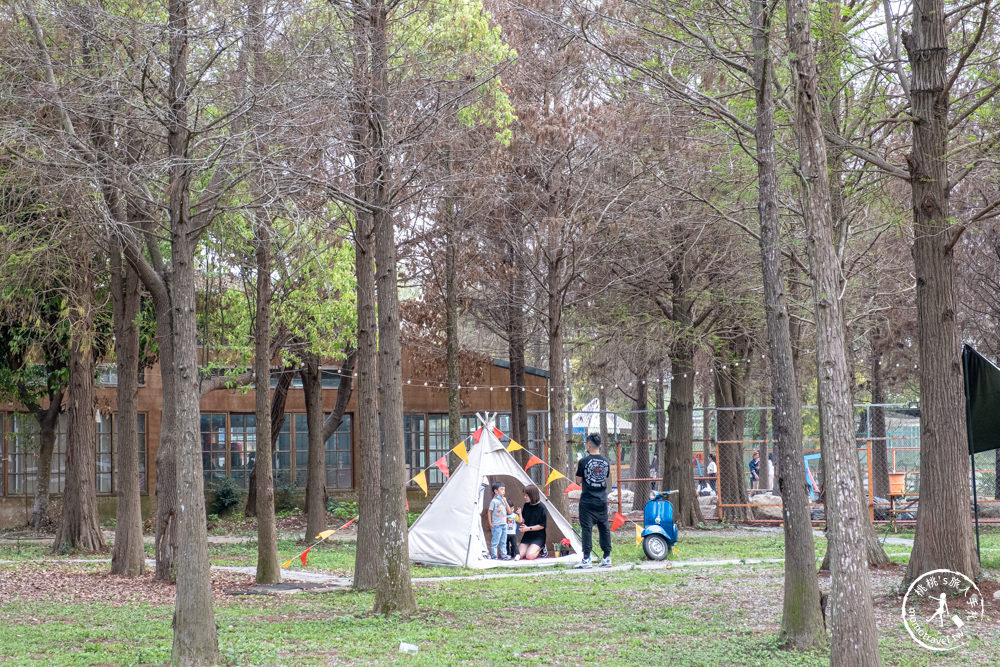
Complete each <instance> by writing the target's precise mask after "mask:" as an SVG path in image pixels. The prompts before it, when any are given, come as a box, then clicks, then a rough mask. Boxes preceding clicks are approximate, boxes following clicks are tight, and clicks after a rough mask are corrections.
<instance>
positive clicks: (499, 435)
mask: <svg viewBox="0 0 1000 667" xmlns="http://www.w3.org/2000/svg"><path fill="white" fill-rule="evenodd" d="M493 435H495V436H496V437H497V440H499V439H500V438H502V437H503V431H501V430H500V429H498V428H497V427H496V426H494V427H493Z"/></svg>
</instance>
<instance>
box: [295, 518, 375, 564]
mask: <svg viewBox="0 0 1000 667" xmlns="http://www.w3.org/2000/svg"><path fill="white" fill-rule="evenodd" d="M357 520H358V517H357V516H355V517H354V518H353V519H351V520H350V521H348V522H347V523H345V524H344V525H343V526H341V527H340V528H336V529H331V530H324V531H323V532H322V533H320V534H319V535H317V536H316V540H317V541H316V542H313V543H312V544H310V545H309V547H308V548H307V549H306V550H305V551H303V552H302V553H300V554H299V555H298V556H296V557H295V558H298V559H299V560H300V561H302V567H305V565H306V559H307V558H308V554H309V552H310V551H312V549H313V547H315V546H317V545H318V544H322V543H323V542H325V541H326V538H328V537H330V536H331V535H333V534H334V533H336V532H337V531H338V530H344V529H345V528H347V527H348V526H350V525H351V524H352V523H354V522H355V521H357ZM295 558H289V559H288V560H287V561H285V562H284V563H282V564H281V567H283V568H287V567H291V566H292V561H294V560H295Z"/></svg>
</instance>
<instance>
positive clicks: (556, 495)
mask: <svg viewBox="0 0 1000 667" xmlns="http://www.w3.org/2000/svg"><path fill="white" fill-rule="evenodd" d="M549 224H550V226H551V225H552V224H554V223H553V222H551V221H550V223H549ZM560 274H561V272H560V271H559V264H558V260H557V259H555V258H550V259H549V265H548V293H549V294H548V320H547V324H548V329H549V331H548V334H549V464H550V465H551V466H552V468H553V469H555V470H558V471H559V472H561V473H562V474H564V475H567V478H566V479H571V478H572V475H573V474H574V473H575V470H568V466H569V462H568V461H567V457H566V378H565V374H564V373H563V329H562V315H563V313H562V299H561V298H560V292H559V287H558V285H559V282H560V280H561V277H560ZM566 479H557V480H556V481H554V482H552V484H551V486H550V488H549V489H548V490H547V491H546V493H547V495H548V497H549V502H551V503H552V505H553V506H554V507H555V508H556V511H558V512H559V513H560V514H562V515H563V516H568V515H569V502H568V501H567V499H566V495H565V494H564V493H563V491H565V490H566V484H567V482H566Z"/></svg>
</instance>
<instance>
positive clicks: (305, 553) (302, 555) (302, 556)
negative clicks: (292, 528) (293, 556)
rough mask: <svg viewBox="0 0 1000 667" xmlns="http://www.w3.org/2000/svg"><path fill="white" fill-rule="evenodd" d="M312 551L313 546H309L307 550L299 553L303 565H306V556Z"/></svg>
mask: <svg viewBox="0 0 1000 667" xmlns="http://www.w3.org/2000/svg"><path fill="white" fill-rule="evenodd" d="M310 551H312V547H309V548H308V549H306V550H305V551H303V552H302V553H301V554H299V560H300V561H302V566H303V567H305V564H306V556H307V554H308V553H309V552H310Z"/></svg>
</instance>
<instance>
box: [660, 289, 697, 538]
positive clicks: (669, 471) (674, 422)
mask: <svg viewBox="0 0 1000 667" xmlns="http://www.w3.org/2000/svg"><path fill="white" fill-rule="evenodd" d="M680 304H681V300H679V299H677V298H675V301H674V314H675V317H676V316H677V315H678V314H681V317H682V319H684V317H685V316H684V315H683V314H682V313H683V312H687V320H688V322H690V309H688V308H687V307H686V306H681V305H680ZM678 309H679V310H678ZM675 321H676V320H675ZM688 335H689V332H688V330H687V329H682V333H680V334H678V338H677V340H676V341H675V342H674V345H673V349H672V350H671V355H670V359H671V361H670V363H671V373H673V376H674V379H673V382H672V384H671V385H670V404H669V405H668V407H667V442H666V445H665V446H664V448H663V451H664V453H663V463H661V464H660V465H661V467H662V468H663V488H664V490H667V491H672V490H674V489H677V494H676V495H675V496H673V500H674V520H675V521H676V522H677V525H678V526H682V527H684V526H697V525H698V524H699V523H701V522H702V521H703V517H702V514H701V505H700V504H699V503H698V495H697V494H696V493H695V486H694V468H693V467H692V465H691V452H692V447H691V434H692V430H693V429H694V348H693V346H692V344H691V342H690V341H689V339H688V338H687V336H688Z"/></svg>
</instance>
